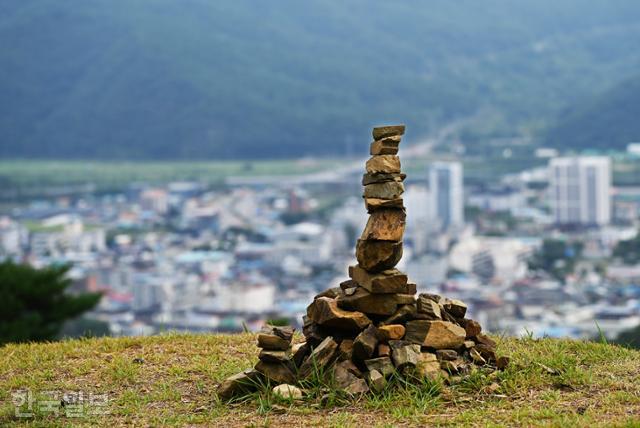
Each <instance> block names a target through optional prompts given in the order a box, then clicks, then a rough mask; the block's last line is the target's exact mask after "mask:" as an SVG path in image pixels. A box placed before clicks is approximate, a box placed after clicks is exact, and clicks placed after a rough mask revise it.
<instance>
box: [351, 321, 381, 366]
mask: <svg viewBox="0 0 640 428" xmlns="http://www.w3.org/2000/svg"><path fill="white" fill-rule="evenodd" d="M377 345H378V333H377V329H376V327H375V326H374V325H373V324H372V325H370V326H369V327H367V328H366V329H365V330H364V331H362V333H360V334H359V335H358V336H357V337H356V340H354V341H353V358H354V359H355V360H360V361H364V360H368V359H369V358H371V357H372V356H373V353H374V351H375V349H376V346H377Z"/></svg>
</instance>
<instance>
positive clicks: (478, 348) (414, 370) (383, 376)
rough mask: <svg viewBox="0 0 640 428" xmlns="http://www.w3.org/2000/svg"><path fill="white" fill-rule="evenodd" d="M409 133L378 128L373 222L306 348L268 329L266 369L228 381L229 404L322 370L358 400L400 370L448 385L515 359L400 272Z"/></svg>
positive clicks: (460, 310)
mask: <svg viewBox="0 0 640 428" xmlns="http://www.w3.org/2000/svg"><path fill="white" fill-rule="evenodd" d="M404 130H405V127H404V126H403V125H396V126H383V127H379V128H374V129H373V139H374V141H373V142H372V143H371V146H370V154H371V158H370V159H369V160H368V161H367V162H366V172H365V174H364V176H363V178H362V184H363V186H364V193H363V198H364V205H365V208H366V210H367V211H368V213H369V219H368V221H367V224H366V226H365V228H364V231H363V232H362V235H361V236H360V239H358V242H357V243H356V258H357V261H358V264H357V265H355V266H350V267H349V277H350V279H349V280H346V281H344V282H342V283H341V284H340V287H336V288H329V289H327V290H325V291H323V292H322V293H320V294H318V295H317V296H316V297H315V298H314V301H313V302H312V303H311V304H310V305H309V307H308V308H307V315H306V316H305V317H304V319H303V321H304V327H303V334H304V336H305V342H302V343H298V344H296V345H294V346H293V347H291V346H290V343H291V334H290V333H291V331H289V330H287V329H284V330H283V329H282V328H275V327H272V326H267V327H265V328H264V329H263V331H262V332H261V334H260V335H259V342H260V343H259V344H260V346H261V347H262V348H263V351H262V352H261V353H260V356H259V359H260V361H259V363H258V365H257V366H256V367H255V369H253V370H247V371H245V372H242V373H240V374H238V375H235V376H233V377H231V378H229V379H227V380H226V381H225V382H223V383H222V384H221V385H220V389H219V395H220V396H221V397H222V398H228V397H231V396H233V395H234V394H235V393H237V392H238V391H241V390H243V388H246V385H247V381H255V379H256V378H264V379H269V380H270V381H272V382H274V383H295V382H297V381H299V380H302V379H305V378H307V377H309V376H310V375H311V374H312V373H313V371H314V370H317V368H318V367H322V368H323V372H328V371H327V369H331V370H332V371H333V374H334V379H335V381H336V385H337V387H339V388H342V389H344V390H345V391H347V392H349V393H352V394H357V393H364V392H367V391H369V390H370V389H373V390H376V391H379V390H381V389H383V388H384V387H385V384H386V380H387V378H388V377H389V376H390V375H391V374H392V373H394V372H396V371H398V372H401V373H405V374H406V373H407V372H410V373H411V374H412V375H413V376H414V377H418V378H419V377H427V378H429V379H435V378H443V379H448V378H449V377H450V376H451V375H464V374H466V373H468V372H469V371H470V370H471V369H472V368H473V366H489V367H493V368H499V369H501V368H504V367H505V366H506V364H507V363H508V359H507V358H506V357H501V358H498V357H496V354H495V343H494V341H493V340H492V339H490V338H489V337H488V336H486V335H484V334H482V333H481V330H482V329H481V327H480V324H478V323H477V322H476V321H473V320H471V319H467V318H465V316H466V311H467V306H466V305H465V304H464V303H463V302H461V301H459V300H453V299H447V298H443V297H441V296H438V295H435V294H427V293H424V294H419V295H418V296H417V298H416V296H415V295H416V288H417V287H416V284H414V283H412V282H410V281H409V279H408V278H407V275H406V274H404V273H403V272H401V271H399V270H398V269H396V268H395V266H396V265H397V264H398V262H399V261H400V259H401V258H402V239H403V235H404V230H405V219H406V211H405V208H404V205H403V200H402V194H403V192H404V186H403V181H404V179H405V174H403V173H402V171H401V167H400V158H399V157H398V148H399V145H400V141H401V138H402V135H403V134H404ZM283 339H284V340H283ZM285 342H286V343H285ZM274 343H276V344H277V345H276V346H275V348H277V349H275V348H274V345H273V344H274ZM278 346H279V348H278ZM268 347H271V348H270V349H269V348H268Z"/></svg>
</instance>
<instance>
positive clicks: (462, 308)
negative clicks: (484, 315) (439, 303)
mask: <svg viewBox="0 0 640 428" xmlns="http://www.w3.org/2000/svg"><path fill="white" fill-rule="evenodd" d="M443 306H444V309H445V310H446V311H447V312H449V313H450V314H451V315H453V316H454V317H456V318H464V316H465V314H466V313H467V305H466V304H465V303H464V302H463V301H461V300H456V299H447V300H445V302H444V305H443Z"/></svg>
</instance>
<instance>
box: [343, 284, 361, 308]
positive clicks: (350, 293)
mask: <svg viewBox="0 0 640 428" xmlns="http://www.w3.org/2000/svg"><path fill="white" fill-rule="evenodd" d="M359 288H360V287H353V288H347V289H346V290H342V292H343V293H344V295H345V296H353V295H354V294H356V292H357V291H358V289H359ZM338 306H340V302H338Z"/></svg>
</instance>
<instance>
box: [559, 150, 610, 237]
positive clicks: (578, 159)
mask: <svg viewBox="0 0 640 428" xmlns="http://www.w3.org/2000/svg"><path fill="white" fill-rule="evenodd" d="M549 184H550V188H549V189H550V200H551V207H552V210H553V216H554V218H555V221H556V223H557V224H563V225H582V226H602V225H605V224H608V223H609V221H610V219H611V200H610V190H611V161H610V160H609V158H608V157H606V156H573V157H559V158H554V159H552V160H551V161H550V162H549Z"/></svg>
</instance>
